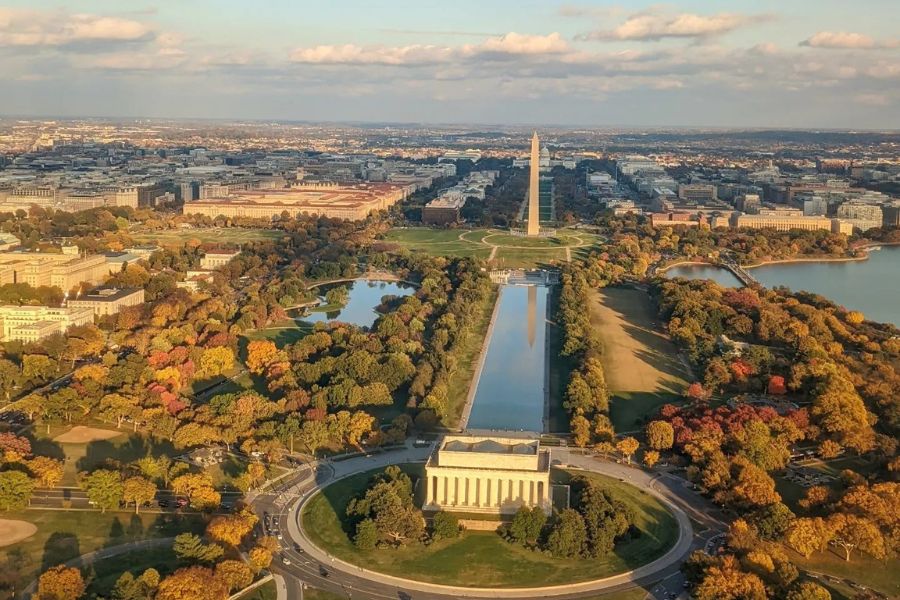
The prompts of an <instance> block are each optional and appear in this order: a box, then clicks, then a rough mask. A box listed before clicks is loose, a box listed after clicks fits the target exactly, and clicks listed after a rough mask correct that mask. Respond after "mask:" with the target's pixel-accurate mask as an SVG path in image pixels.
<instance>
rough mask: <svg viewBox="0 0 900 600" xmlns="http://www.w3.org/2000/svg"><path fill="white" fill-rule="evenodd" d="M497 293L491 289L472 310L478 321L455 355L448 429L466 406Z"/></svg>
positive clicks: (449, 400) (448, 407) (456, 421)
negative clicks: (486, 296)
mask: <svg viewBox="0 0 900 600" xmlns="http://www.w3.org/2000/svg"><path fill="white" fill-rule="evenodd" d="M498 293H499V292H498V290H497V289H496V288H495V289H493V290H492V291H491V295H490V298H489V299H488V301H487V302H485V303H484V305H483V306H479V307H477V308H476V309H474V310H476V311H477V313H478V314H477V317H478V320H477V321H476V322H475V327H474V328H473V329H472V332H471V333H470V334H469V335H468V337H467V338H466V339H465V341H464V342H463V343H462V345H461V347H460V348H459V352H458V353H457V363H456V369H455V370H454V371H453V374H452V375H451V376H450V385H449V386H448V387H449V389H450V391H449V392H448V399H447V400H448V401H447V413H448V415H447V423H445V425H447V426H449V427H454V426H456V424H457V423H459V419H460V417H462V410H463V407H464V406H465V404H466V397H467V396H468V394H469V386H470V385H471V384H472V377H474V375H475V365H476V363H477V362H478V357H479V356H480V355H481V348H482V346H483V345H484V336H485V335H487V328H488V324H490V322H491V314H492V313H493V311H494V304H495V303H496V302H497V295H498Z"/></svg>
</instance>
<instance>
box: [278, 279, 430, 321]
mask: <svg viewBox="0 0 900 600" xmlns="http://www.w3.org/2000/svg"><path fill="white" fill-rule="evenodd" d="M341 286H343V287H347V288H349V294H348V298H347V302H346V304H344V305H343V306H342V307H340V308H335V309H334V310H328V311H317V310H313V311H312V312H310V313H309V314H306V315H304V314H302V313H299V312H298V313H295V312H294V311H291V313H292V314H291V316H295V317H297V318H298V319H300V320H301V321H305V322H307V323H331V322H335V321H339V322H341V323H350V324H352V325H357V326H359V327H371V326H372V325H373V324H374V323H375V320H376V319H377V318H378V313H377V312H376V311H375V308H376V307H377V306H378V305H379V304H381V299H382V298H383V297H384V296H409V295H410V294H412V293H413V292H415V288H414V287H413V286H411V285H409V284H407V283H402V282H394V281H374V280H370V279H356V280H353V281H348V282H343V283H335V284H329V285H328V286H321V287H320V288H318V291H319V293H321V294H322V295H323V297H324V294H325V293H326V292H327V291H328V289H332V288H335V287H341ZM323 302H324V299H323Z"/></svg>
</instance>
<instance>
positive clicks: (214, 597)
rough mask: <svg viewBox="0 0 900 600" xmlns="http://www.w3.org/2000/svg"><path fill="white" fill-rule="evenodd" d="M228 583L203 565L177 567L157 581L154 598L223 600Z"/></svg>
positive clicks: (168, 599) (161, 599)
mask: <svg viewBox="0 0 900 600" xmlns="http://www.w3.org/2000/svg"><path fill="white" fill-rule="evenodd" d="M228 592H229V589H228V584H227V582H226V581H224V580H223V579H221V578H219V577H216V576H215V573H214V572H213V571H212V570H211V569H207V568H205V567H198V566H194V567H186V568H183V569H178V570H177V571H175V572H174V573H172V574H171V575H169V576H168V577H166V578H165V579H163V580H162V581H161V582H160V583H159V588H158V589H157V592H156V598H155V600H225V599H226V598H228Z"/></svg>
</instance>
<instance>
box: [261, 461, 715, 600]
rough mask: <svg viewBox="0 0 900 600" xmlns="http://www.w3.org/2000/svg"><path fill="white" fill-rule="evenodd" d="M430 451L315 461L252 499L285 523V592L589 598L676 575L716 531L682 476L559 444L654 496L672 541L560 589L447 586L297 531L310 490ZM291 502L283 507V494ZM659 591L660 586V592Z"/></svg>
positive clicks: (578, 464) (580, 465)
mask: <svg viewBox="0 0 900 600" xmlns="http://www.w3.org/2000/svg"><path fill="white" fill-rule="evenodd" d="M430 451H431V449H430V448H410V447H407V448H406V449H402V450H398V451H392V452H385V453H381V454H375V455H372V456H370V457H358V458H352V459H347V460H344V461H339V462H333V463H331V462H329V463H321V464H319V465H318V468H317V470H316V474H315V478H314V479H313V477H311V476H310V474H309V473H307V474H306V475H305V476H301V477H298V478H296V479H294V480H292V481H289V482H287V483H286V484H284V485H283V486H282V487H281V488H280V491H276V492H273V493H270V494H266V495H263V496H260V497H259V498H257V500H256V502H255V504H256V508H257V511H258V512H260V513H261V512H262V511H267V512H269V513H270V514H280V515H282V523H286V525H287V529H286V531H285V532H283V533H285V534H286V535H285V540H284V541H283V542H282V543H283V545H284V546H285V549H284V550H283V552H282V554H283V555H284V556H286V557H288V559H289V560H290V563H291V564H290V565H285V564H283V563H281V562H280V561H278V560H277V559H276V563H275V564H273V570H274V571H276V572H279V573H281V574H282V575H284V576H285V582H286V590H285V592H286V597H287V598H290V599H293V598H299V597H300V587H301V586H302V585H303V584H304V583H305V584H309V585H311V586H313V587H316V588H321V589H326V590H329V591H333V592H337V593H339V594H342V595H345V596H346V597H347V598H353V597H356V598H370V599H384V598H392V599H397V600H413V599H416V600H418V599H425V598H428V599H429V600H431V599H436V600H445V599H446V600H450V599H452V598H471V599H479V600H480V599H487V598H546V597H553V598H556V599H560V600H563V599H564V600H568V599H574V598H584V597H595V596H597V595H598V594H602V593H609V592H613V591H619V590H624V589H629V588H633V587H636V586H641V585H643V586H649V585H651V584H653V583H654V582H657V581H660V580H663V579H667V578H671V577H673V576H674V575H677V574H678V571H679V569H680V565H681V562H682V561H683V559H684V558H685V557H686V556H687V554H688V553H689V552H690V551H691V550H693V549H696V548H702V547H703V546H704V545H705V542H706V540H707V539H708V538H709V537H712V536H714V535H715V534H717V533H719V532H721V531H722V530H723V528H724V525H723V523H722V522H721V521H720V520H718V519H716V518H715V517H714V516H710V515H711V514H714V512H715V508H714V507H713V506H712V505H711V504H709V503H708V502H707V501H705V500H704V499H703V498H701V497H700V496H699V495H697V494H695V493H693V492H691V491H690V490H689V489H688V488H687V487H686V486H685V485H684V481H683V480H682V479H679V478H677V477H672V476H668V475H662V476H660V475H651V474H648V473H646V472H644V471H642V470H640V469H635V468H631V467H626V466H623V465H620V464H615V463H612V462H609V461H606V460H600V459H598V458H596V457H594V456H592V455H584V454H581V453H580V452H578V451H570V450H569V449H567V448H553V449H552V454H553V459H554V462H556V461H559V462H560V463H563V464H566V465H568V466H570V467H572V468H577V469H584V470H588V471H592V472H596V473H602V474H604V475H608V476H611V477H616V478H619V479H622V480H625V481H628V482H629V483H632V484H633V485H635V486H637V487H639V488H641V489H643V490H646V491H647V492H648V493H650V494H653V495H654V496H655V497H657V498H658V499H659V500H660V501H662V502H663V503H664V504H665V505H666V506H667V507H668V508H669V510H670V511H671V512H672V513H673V515H674V516H675V518H676V521H677V522H678V527H679V535H678V541H677V542H676V544H675V545H674V546H673V547H672V548H671V549H670V550H669V551H668V552H666V554H664V555H663V556H662V557H660V558H658V559H656V560H655V561H653V562H651V563H648V564H646V565H642V566H641V567H638V568H637V569H635V570H633V571H629V572H626V573H621V574H618V575H614V576H611V577H606V578H604V579H600V580H594V581H585V582H580V583H573V584H567V585H561V586H552V587H542V588H505V589H492V588H471V587H452V586H443V585H436V584H429V583H424V582H420V581H413V580H408V579H403V578H399V577H394V576H390V575H385V574H383V573H378V572H374V571H369V570H367V569H365V568H363V567H360V566H357V565H353V564H350V563H347V562H344V561H342V560H340V559H337V558H335V557H333V556H330V555H329V554H328V553H327V552H325V551H323V550H321V549H320V548H318V547H317V546H315V545H314V544H312V543H311V542H310V541H309V540H308V539H307V537H306V536H305V534H304V532H303V529H302V524H301V523H300V519H299V516H300V513H301V510H302V506H303V504H304V503H305V502H306V501H307V500H308V499H309V498H311V497H312V496H313V495H314V494H315V492H316V491H317V490H319V489H320V488H322V487H324V486H325V485H327V484H329V483H332V482H334V481H335V480H337V479H341V478H343V477H348V476H350V475H354V474H356V473H361V472H365V471H369V470H372V469H377V468H381V467H385V466H387V465H390V464H398V463H404V462H424V461H425V460H426V459H427V457H428V455H429V454H430ZM290 496H293V497H294V498H295V499H293V500H290V501H289V502H286V503H284V504H279V503H278V502H275V499H276V498H280V501H279V502H283V501H284V500H286V499H287V498H288V497H290ZM691 520H693V521H694V522H696V523H698V524H699V525H701V526H702V527H703V533H704V534H705V535H698V534H695V533H694V531H693V528H692V525H691ZM662 593H664V591H663V592H662Z"/></svg>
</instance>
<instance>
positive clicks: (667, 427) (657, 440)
mask: <svg viewBox="0 0 900 600" xmlns="http://www.w3.org/2000/svg"><path fill="white" fill-rule="evenodd" d="M646 434H647V445H648V446H650V447H651V448H652V449H654V450H669V449H670V448H672V444H674V443H675V429H674V428H673V427H672V424H671V423H668V422H667V421H650V423H648V424H647V430H646Z"/></svg>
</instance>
